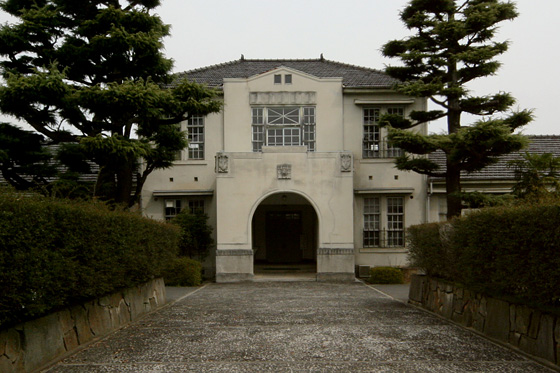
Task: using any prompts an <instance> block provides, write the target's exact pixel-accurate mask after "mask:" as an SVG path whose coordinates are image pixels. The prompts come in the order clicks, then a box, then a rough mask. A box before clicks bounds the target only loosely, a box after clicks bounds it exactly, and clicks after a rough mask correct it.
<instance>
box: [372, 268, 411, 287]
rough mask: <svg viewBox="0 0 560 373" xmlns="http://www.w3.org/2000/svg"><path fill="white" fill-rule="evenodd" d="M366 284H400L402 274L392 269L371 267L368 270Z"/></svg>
mask: <svg viewBox="0 0 560 373" xmlns="http://www.w3.org/2000/svg"><path fill="white" fill-rule="evenodd" d="M368 282H369V283H370V284H402V283H404V275H403V272H402V271H401V270H400V269H398V268H394V267H373V268H371V269H370V270H369V278H368Z"/></svg>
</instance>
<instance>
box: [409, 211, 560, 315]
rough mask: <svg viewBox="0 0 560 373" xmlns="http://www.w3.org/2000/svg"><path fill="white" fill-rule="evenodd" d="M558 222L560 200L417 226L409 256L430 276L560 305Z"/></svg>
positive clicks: (559, 218)
mask: <svg viewBox="0 0 560 373" xmlns="http://www.w3.org/2000/svg"><path fill="white" fill-rule="evenodd" d="M559 221H560V201H559V200H556V201H555V202H554V203H551V201H547V203H540V204H522V205H518V206H513V207H495V208H487V209H483V210H480V211H478V212H476V213H471V214H469V215H468V216H467V217H464V218H460V219H454V220H452V221H451V222H449V223H446V224H429V225H421V226H416V227H412V228H411V229H409V234H410V236H409V238H410V243H411V244H410V246H409V247H410V259H411V261H412V263H413V265H417V266H419V267H421V268H424V269H425V270H426V272H427V273H428V274H430V275H433V276H437V277H441V278H444V279H447V280H450V281H454V282H458V283H460V284H462V285H464V286H466V287H469V288H472V289H473V290H478V291H483V292H486V293H489V294H492V295H501V296H513V297H518V298H521V299H525V300H528V301H531V302H535V303H538V304H542V305H555V306H559V305H560V271H559V270H558V269H559V268H560V224H558V222H559ZM442 232H445V234H443V235H442ZM442 237H443V239H442Z"/></svg>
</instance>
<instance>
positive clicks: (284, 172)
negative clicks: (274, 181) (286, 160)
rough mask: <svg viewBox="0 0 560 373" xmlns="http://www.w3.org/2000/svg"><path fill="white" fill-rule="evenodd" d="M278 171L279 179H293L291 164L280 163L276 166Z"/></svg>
mask: <svg viewBox="0 0 560 373" xmlns="http://www.w3.org/2000/svg"><path fill="white" fill-rule="evenodd" d="M276 171H277V174H278V179H291V178H292V165H291V164H279V165H278V166H276Z"/></svg>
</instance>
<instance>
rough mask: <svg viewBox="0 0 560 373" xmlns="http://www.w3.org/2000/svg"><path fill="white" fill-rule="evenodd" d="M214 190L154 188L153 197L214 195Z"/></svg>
mask: <svg viewBox="0 0 560 373" xmlns="http://www.w3.org/2000/svg"><path fill="white" fill-rule="evenodd" d="M213 195H214V191H213V190H211V189H208V190H200V189H177V190H154V191H153V192H152V196H153V197H184V196H213Z"/></svg>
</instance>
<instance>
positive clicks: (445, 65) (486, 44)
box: [382, 0, 532, 218]
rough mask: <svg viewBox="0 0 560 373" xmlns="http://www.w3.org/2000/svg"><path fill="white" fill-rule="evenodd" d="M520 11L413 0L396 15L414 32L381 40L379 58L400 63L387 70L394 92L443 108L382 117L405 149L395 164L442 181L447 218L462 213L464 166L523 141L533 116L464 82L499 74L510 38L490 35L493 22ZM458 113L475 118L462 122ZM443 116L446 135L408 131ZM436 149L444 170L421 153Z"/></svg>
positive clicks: (467, 0) (469, 168)
mask: <svg viewBox="0 0 560 373" xmlns="http://www.w3.org/2000/svg"><path fill="white" fill-rule="evenodd" d="M517 15H518V13H517V11H516V7H515V4H514V3H511V2H503V1H499V0H411V1H410V2H409V3H408V5H407V6H406V7H405V8H404V10H403V11H402V12H401V20H402V21H403V23H404V24H405V26H406V27H407V28H408V29H409V30H412V31H414V35H412V36H409V37H407V38H405V39H403V40H393V41H389V42H388V43H386V44H385V45H384V46H383V49H382V53H383V55H384V56H386V57H392V58H398V59H400V61H401V62H402V65H400V66H389V67H387V69H386V72H387V73H388V74H389V75H390V76H392V77H394V78H397V79H399V81H400V83H399V84H397V86H396V89H397V91H399V92H401V93H404V94H406V95H410V96H415V97H425V98H427V99H428V100H430V101H431V102H432V103H434V104H436V106H439V108H440V109H439V110H425V111H413V112H412V113H410V116H409V118H408V119H404V120H403V119H402V118H398V117H396V116H391V115H387V116H385V117H384V118H382V120H383V121H384V122H385V123H386V124H388V125H389V126H390V127H389V140H390V141H391V142H392V143H393V145H395V146H398V147H400V148H402V149H404V150H405V151H406V152H407V153H408V154H405V155H403V156H401V157H400V158H398V159H397V162H396V164H397V167H398V168H399V169H401V170H410V171H415V172H418V173H421V174H425V175H429V176H433V177H443V178H445V179H446V186H447V209H448V210H447V211H448V213H447V215H448V218H451V217H453V216H457V215H459V214H460V213H461V207H462V206H461V196H460V192H461V172H473V171H477V170H480V169H482V168H484V167H485V166H487V165H489V164H491V163H494V162H496V161H497V159H498V157H499V156H500V155H503V154H506V153H509V152H512V151H516V150H519V149H521V148H522V147H523V146H525V144H526V140H525V138H524V136H522V135H520V134H515V131H516V130H517V129H519V128H520V127H522V126H523V125H525V124H527V123H529V122H530V121H531V120H532V112H531V111H530V110H521V111H516V112H514V111H512V110H511V107H512V106H513V105H514V103H515V99H514V98H513V97H512V96H511V95H510V94H509V93H505V92H499V93H496V94H493V95H489V96H474V95H472V94H471V92H470V91H469V89H468V87H467V85H468V83H469V82H471V81H473V80H475V79H478V78H483V77H487V76H491V75H494V74H495V73H496V72H497V70H498V69H499V67H500V62H499V61H497V60H496V57H498V56H499V55H501V54H503V53H504V52H505V51H506V50H507V48H508V42H507V41H503V42H497V41H494V36H495V34H496V31H497V29H498V26H497V25H498V24H499V23H500V22H503V21H507V20H513V19H515V18H516V17H517ZM463 113H470V114H473V115H476V116H479V117H480V119H479V120H477V121H475V122H474V123H472V125H471V126H464V125H463V124H462V123H461V115H462V114H463ZM496 114H501V116H500V117H496V116H495V115H496ZM441 118H446V119H447V133H446V134H430V135H424V134H421V133H418V132H414V131H407V130H408V129H410V128H413V127H415V126H418V125H420V124H423V123H427V122H430V121H433V120H437V119H441ZM435 151H442V152H443V153H444V154H445V156H446V167H445V169H442V168H440V167H439V166H438V165H437V164H436V163H434V162H432V161H431V160H430V159H429V158H428V157H426V155H428V154H430V153H432V152H435Z"/></svg>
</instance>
